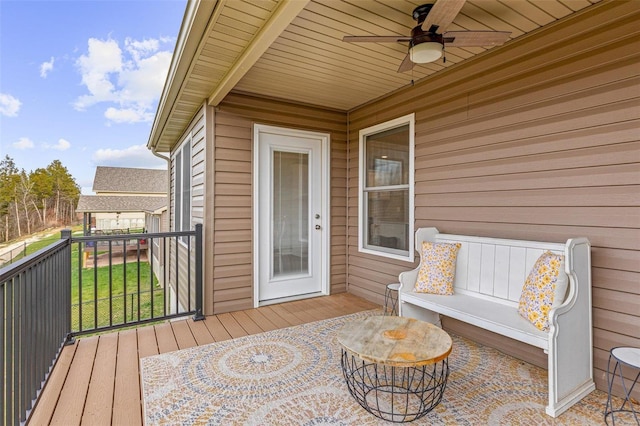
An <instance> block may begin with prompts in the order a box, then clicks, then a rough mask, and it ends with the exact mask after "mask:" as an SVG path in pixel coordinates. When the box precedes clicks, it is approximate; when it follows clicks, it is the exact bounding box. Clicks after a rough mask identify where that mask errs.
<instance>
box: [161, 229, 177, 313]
mask: <svg viewBox="0 0 640 426" xmlns="http://www.w3.org/2000/svg"><path fill="white" fill-rule="evenodd" d="M174 238H175V237H174ZM170 247H171V239H169V248H167V237H163V246H162V252H163V253H162V254H163V256H164V261H163V262H162V272H163V274H164V279H163V282H162V284H163V288H164V293H163V295H162V300H163V302H162V315H163V316H165V317H166V316H167V294H168V293H169V291H168V289H169V266H170V265H169V263H167V256H168V253H167V252H168V251H169V249H170Z"/></svg>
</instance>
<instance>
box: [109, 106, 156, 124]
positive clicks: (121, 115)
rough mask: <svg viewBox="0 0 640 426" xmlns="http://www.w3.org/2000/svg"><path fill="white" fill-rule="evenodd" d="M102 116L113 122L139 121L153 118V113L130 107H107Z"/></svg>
mask: <svg viewBox="0 0 640 426" xmlns="http://www.w3.org/2000/svg"><path fill="white" fill-rule="evenodd" d="M104 116H105V117H106V118H107V119H108V120H111V121H113V122H114V123H139V122H141V121H151V120H153V114H152V113H151V112H145V111H144V110H135V109H132V108H121V109H118V108H114V107H109V108H107V110H106V111H105V112H104Z"/></svg>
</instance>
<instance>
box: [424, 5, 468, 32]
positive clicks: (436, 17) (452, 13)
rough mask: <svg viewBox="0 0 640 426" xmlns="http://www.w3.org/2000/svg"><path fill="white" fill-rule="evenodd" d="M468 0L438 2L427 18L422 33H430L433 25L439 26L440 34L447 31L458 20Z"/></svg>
mask: <svg viewBox="0 0 640 426" xmlns="http://www.w3.org/2000/svg"><path fill="white" fill-rule="evenodd" d="M465 1H466V0H438V1H436V2H435V4H434V5H433V7H432V8H431V10H430V11H429V14H428V15H427V18H426V19H425V20H424V22H423V23H422V31H429V28H431V26H432V25H437V26H438V30H439V33H440V34H442V33H443V32H444V31H446V30H447V27H448V26H449V25H451V23H452V22H453V20H454V19H455V18H456V16H457V15H458V13H459V12H460V9H462V6H464V3H465Z"/></svg>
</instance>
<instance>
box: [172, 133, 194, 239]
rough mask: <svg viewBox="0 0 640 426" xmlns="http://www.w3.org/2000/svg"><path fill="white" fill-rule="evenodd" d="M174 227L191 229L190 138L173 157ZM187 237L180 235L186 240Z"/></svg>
mask: <svg viewBox="0 0 640 426" xmlns="http://www.w3.org/2000/svg"><path fill="white" fill-rule="evenodd" d="M174 164H175V166H174V169H175V171H174V173H175V176H174V186H173V193H174V197H175V207H174V217H175V219H174V224H173V225H174V229H175V230H176V231H189V230H190V229H191V140H187V141H186V142H185V143H184V144H183V145H182V146H181V147H180V148H179V149H178V151H177V152H176V155H175V157H174ZM187 238H188V237H186V236H184V237H180V240H181V241H182V242H186V240H187Z"/></svg>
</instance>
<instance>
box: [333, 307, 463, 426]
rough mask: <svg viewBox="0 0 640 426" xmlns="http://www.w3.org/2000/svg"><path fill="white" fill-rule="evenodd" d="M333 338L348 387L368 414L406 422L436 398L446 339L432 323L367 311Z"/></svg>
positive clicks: (444, 374) (444, 373)
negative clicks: (375, 314) (339, 348)
mask: <svg viewBox="0 0 640 426" xmlns="http://www.w3.org/2000/svg"><path fill="white" fill-rule="evenodd" d="M338 342H339V343H340V345H342V358H341V364H342V372H343V374H344V378H345V380H346V382H347V386H348V388H349V392H350V393H351V395H353V397H354V398H355V399H356V401H358V403H359V404H360V405H361V406H362V407H363V408H364V409H365V410H367V411H369V412H370V413H371V414H373V415H374V416H376V417H379V418H381V419H384V420H387V421H391V422H396V423H400V422H410V421H413V420H416V419H419V418H420V417H423V416H424V415H426V414H427V413H429V412H430V411H431V410H433V409H434V408H435V407H436V406H437V405H438V404H439V403H440V401H441V400H442V396H443V394H444V390H445V388H446V385H447V378H448V377H449V364H448V360H447V358H448V356H449V354H450V353H451V348H452V340H451V336H449V335H448V334H447V333H446V332H445V331H443V330H442V329H440V328H438V327H436V326H435V325H433V324H429V323H427V322H423V321H419V320H416V319H413V318H404V317H394V316H373V317H368V318H364V319H361V320H357V321H354V322H352V323H350V324H347V325H345V326H344V327H343V328H342V330H341V331H340V333H339V335H338Z"/></svg>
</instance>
